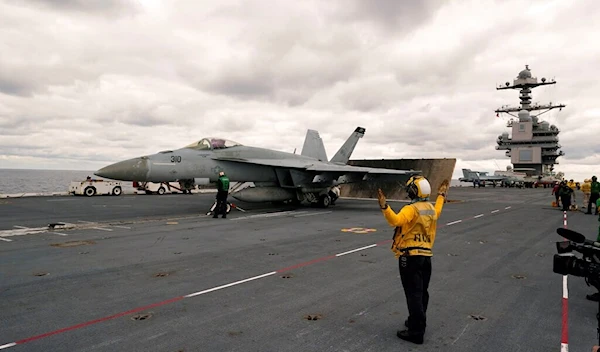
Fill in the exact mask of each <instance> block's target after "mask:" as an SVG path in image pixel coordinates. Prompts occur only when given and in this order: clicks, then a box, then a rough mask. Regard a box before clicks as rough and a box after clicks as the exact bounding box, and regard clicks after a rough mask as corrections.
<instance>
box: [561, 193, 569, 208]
mask: <svg viewBox="0 0 600 352" xmlns="http://www.w3.org/2000/svg"><path fill="white" fill-rule="evenodd" d="M560 200H561V201H562V210H563V211H567V210H569V207H570V206H571V195H570V194H569V195H568V196H560Z"/></svg>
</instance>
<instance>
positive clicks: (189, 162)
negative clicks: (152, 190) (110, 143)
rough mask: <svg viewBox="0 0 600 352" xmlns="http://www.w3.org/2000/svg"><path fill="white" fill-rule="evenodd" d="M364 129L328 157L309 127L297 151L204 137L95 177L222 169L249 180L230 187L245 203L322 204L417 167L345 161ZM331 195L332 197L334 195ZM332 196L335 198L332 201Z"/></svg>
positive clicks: (189, 175)
mask: <svg viewBox="0 0 600 352" xmlns="http://www.w3.org/2000/svg"><path fill="white" fill-rule="evenodd" d="M364 133H365V129H364V128H362V127H357V128H356V130H354V132H353V133H352V134H351V135H350V137H349V138H348V139H347V140H346V142H345V143H344V144H343V145H342V147H341V148H340V149H339V150H338V151H337V153H336V154H335V155H334V156H333V157H332V158H331V160H327V153H326V152H325V147H324V146H323V141H322V139H321V137H320V136H319V133H318V132H317V131H315V130H308V131H307V134H306V138H305V140H304V146H303V148H302V152H301V154H300V155H298V154H295V153H294V154H293V153H288V152H282V151H277V150H272V149H265V148H257V147H251V146H244V145H241V144H240V143H236V142H233V141H230V140H227V139H223V138H203V139H201V140H199V141H198V142H194V143H192V144H190V145H188V146H186V147H184V148H181V149H177V150H166V151H162V152H159V153H157V154H153V155H147V156H142V157H137V158H133V159H129V160H125V161H121V162H118V163H115V164H112V165H108V166H106V167H104V168H102V169H100V170H98V171H96V173H95V174H96V175H98V176H101V177H106V178H110V179H115V180H123V181H138V182H147V181H150V182H171V181H187V182H194V184H196V185H200V184H208V183H212V182H216V180H217V178H218V174H219V172H220V171H225V173H226V174H227V176H228V177H229V179H230V181H231V182H240V183H252V186H251V187H245V188H240V189H232V190H231V191H230V194H231V196H232V197H234V198H236V199H238V200H241V201H245V202H283V201H294V202H298V203H300V202H302V201H308V202H310V203H315V204H318V205H320V206H322V207H328V206H329V205H330V204H331V202H332V196H333V194H334V192H332V191H331V190H332V188H333V187H335V186H336V185H339V184H344V183H353V182H362V181H403V182H406V180H408V178H409V177H410V176H412V175H416V174H421V171H414V170H394V169H382V168H371V167H359V166H351V165H347V163H348V161H349V159H350V156H351V155H352V152H353V151H354V148H355V147H356V144H357V143H358V140H359V139H360V138H362V137H363V136H364ZM334 197H335V196H334ZM333 200H335V199H333Z"/></svg>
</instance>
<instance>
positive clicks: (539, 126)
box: [495, 65, 565, 179]
mask: <svg viewBox="0 0 600 352" xmlns="http://www.w3.org/2000/svg"><path fill="white" fill-rule="evenodd" d="M550 84H556V81H555V80H554V79H552V80H551V81H549V82H548V81H547V80H546V78H542V79H541V80H540V81H538V79H537V78H536V77H533V76H532V74H531V71H530V69H529V65H525V69H524V70H523V71H521V72H519V75H518V76H517V78H516V79H515V80H514V81H513V83H512V84H511V83H510V82H506V83H505V85H504V86H499V87H497V88H496V90H502V89H518V90H519V99H520V100H521V104H520V106H518V107H506V106H505V107H502V108H500V109H497V110H495V112H496V114H497V116H499V114H501V113H506V114H509V115H511V116H513V117H515V118H516V119H512V118H511V119H510V120H509V121H508V124H507V127H510V128H511V130H512V131H511V132H512V134H511V135H509V133H508V132H504V133H502V134H501V135H499V136H498V139H497V143H498V145H497V146H496V149H497V150H506V156H507V157H510V158H511V163H512V165H513V168H514V170H515V171H525V172H526V173H527V175H528V176H531V177H534V178H537V179H541V178H545V177H552V178H560V177H557V176H558V175H557V174H556V173H555V172H554V165H555V164H558V162H557V160H556V159H557V158H558V157H559V156H563V155H565V154H564V152H563V151H561V150H560V148H561V145H560V144H559V143H558V134H559V133H560V130H559V129H558V127H556V126H555V125H551V124H550V123H548V122H547V121H543V120H540V118H539V116H540V115H542V114H544V113H546V112H548V111H550V110H553V109H557V108H558V109H562V108H564V107H565V105H564V104H558V105H553V104H552V103H551V102H550V103H549V104H545V105H540V104H538V103H533V104H532V102H531V91H532V89H534V88H537V87H539V86H544V85H550ZM514 113H517V115H515V114H514ZM561 174H562V173H561Z"/></svg>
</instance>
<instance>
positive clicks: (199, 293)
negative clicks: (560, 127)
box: [0, 188, 598, 352]
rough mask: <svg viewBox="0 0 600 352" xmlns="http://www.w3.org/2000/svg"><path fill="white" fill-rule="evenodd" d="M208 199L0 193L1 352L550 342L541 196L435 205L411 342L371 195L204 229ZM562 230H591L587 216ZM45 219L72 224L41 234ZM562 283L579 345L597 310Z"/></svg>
mask: <svg viewBox="0 0 600 352" xmlns="http://www.w3.org/2000/svg"><path fill="white" fill-rule="evenodd" d="M578 196H580V194H578ZM213 197H214V195H211V194H195V195H183V194H179V195H163V196H146V195H139V196H120V197H111V196H98V197H90V198H86V197H74V196H70V197H31V198H22V199H0V231H1V232H0V278H1V281H0V282H1V283H2V285H1V287H0V321H1V322H2V328H1V329H0V339H1V340H0V349H2V350H3V351H4V350H7V351H15V352H17V351H167V352H177V351H278V352H282V351H294V352H297V351H361V352H362V351H377V352H381V351H440V350H442V351H463V352H464V351H551V350H554V351H556V350H558V349H559V348H560V343H561V298H562V281H563V278H562V276H561V275H558V274H555V273H553V272H552V256H553V254H554V253H555V244H554V243H555V241H560V240H561V237H560V236H558V235H557V234H556V231H555V230H556V228H557V227H562V226H563V213H562V211H559V210H558V209H553V208H551V207H550V203H551V202H552V200H553V197H552V196H551V195H550V190H547V189H504V188H496V189H487V188H486V189H474V188H452V189H451V191H450V194H449V198H450V199H451V200H463V202H449V203H447V204H446V205H445V207H444V210H443V215H442V217H441V219H440V221H439V225H438V226H439V229H438V234H437V239H436V244H435V247H434V257H433V275H432V280H431V286H430V296H431V299H430V305H429V310H428V329H427V333H426V335H425V343H424V344H423V345H414V344H411V343H409V342H405V341H402V340H400V339H399V338H397V337H396V330H398V329H401V328H403V322H404V319H405V318H406V316H407V311H406V303H405V298H404V293H403V291H402V286H401V283H400V279H399V275H398V262H397V260H396V259H395V258H394V256H393V253H392V252H391V251H390V249H389V247H390V239H391V237H392V229H391V228H390V227H389V226H388V225H387V224H386V223H385V220H384V219H383V216H382V215H381V212H380V211H379V209H378V206H377V202H376V201H375V200H349V199H340V200H338V203H337V205H336V206H334V207H330V208H328V209H318V208H311V207H303V208H292V207H288V206H281V207H275V206H268V205H264V204H259V205H246V204H244V205H242V204H239V206H240V207H242V208H244V209H245V210H246V212H241V211H236V210H232V212H231V213H230V215H229V216H228V218H227V219H221V218H219V219H213V218H212V217H209V216H206V215H205V213H206V211H207V209H208V208H209V207H210V206H211V205H212V202H213ZM579 199H581V198H579ZM391 204H392V207H393V208H394V209H395V210H398V209H399V207H400V206H401V205H402V203H398V202H391ZM567 221H568V227H569V228H571V229H573V230H576V231H579V232H582V233H584V234H586V235H587V237H588V238H593V237H595V234H596V233H597V227H598V222H597V220H596V217H594V216H591V215H585V214H583V213H581V212H569V213H568V219H567ZM56 222H66V223H70V224H73V226H74V227H73V228H66V229H60V228H56V229H54V230H53V231H50V230H47V228H46V227H47V225H48V224H49V223H56ZM357 228H366V229H369V230H365V231H360V230H357ZM349 229H350V230H349ZM352 229H354V230H352ZM373 230H376V231H373ZM568 283H569V284H568V286H569V290H570V292H569V294H570V298H569V301H568V302H569V312H568V314H569V315H568V316H569V320H568V326H569V345H570V348H571V350H572V351H589V350H591V346H592V345H593V344H595V343H596V342H597V337H596V326H597V321H596V312H597V310H598V304H597V303H594V302H590V301H587V300H586V299H585V295H586V294H587V293H592V292H594V290H593V289H592V288H590V287H587V286H586V285H585V283H584V280H583V278H578V277H573V276H569V277H568Z"/></svg>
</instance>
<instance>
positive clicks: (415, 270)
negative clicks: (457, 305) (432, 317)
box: [398, 255, 431, 334]
mask: <svg viewBox="0 0 600 352" xmlns="http://www.w3.org/2000/svg"><path fill="white" fill-rule="evenodd" d="M398 262H399V267H400V279H402V286H403V287H404V294H405V295H406V304H407V305H408V314H409V316H408V331H409V332H410V333H414V334H424V333H425V328H426V326H427V317H426V313H427V305H428V304H429V291H428V288H429V279H430V278H431V257H426V256H419V255H416V256H401V257H400V258H399V261H398Z"/></svg>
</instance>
